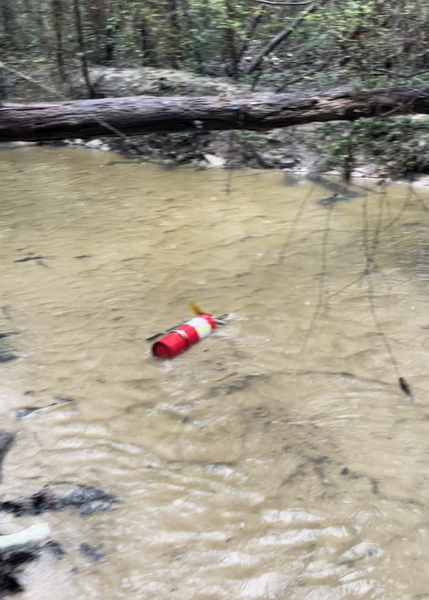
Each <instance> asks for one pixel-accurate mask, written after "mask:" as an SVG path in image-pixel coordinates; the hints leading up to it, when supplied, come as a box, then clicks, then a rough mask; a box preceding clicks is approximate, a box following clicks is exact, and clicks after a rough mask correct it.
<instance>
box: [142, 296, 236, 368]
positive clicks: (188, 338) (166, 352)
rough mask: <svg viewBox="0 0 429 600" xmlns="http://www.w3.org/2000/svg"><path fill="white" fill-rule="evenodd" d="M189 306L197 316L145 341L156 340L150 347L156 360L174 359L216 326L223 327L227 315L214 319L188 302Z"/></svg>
mask: <svg viewBox="0 0 429 600" xmlns="http://www.w3.org/2000/svg"><path fill="white" fill-rule="evenodd" d="M189 306H190V307H191V309H192V310H193V311H194V313H195V314H196V315H197V316H196V317H194V318H193V319H191V320H190V321H188V322H186V323H179V324H178V325H176V326H175V327H172V328H171V329H167V331H166V334H167V335H163V334H162V333H157V334H155V335H153V336H151V337H150V338H148V339H147V341H148V342H151V341H153V340H155V339H156V338H159V337H160V336H163V337H161V338H160V339H158V340H157V341H156V342H155V343H154V344H153V346H152V354H153V355H154V356H157V357H158V358H174V357H175V356H177V355H178V354H181V353H182V352H184V351H185V350H187V349H188V348H189V347H190V346H193V345H194V344H196V343H197V342H199V341H200V340H202V339H203V338H205V337H207V336H208V335H210V334H211V332H212V331H213V330H214V329H216V327H217V326H218V325H225V319H226V318H227V317H228V315H226V314H225V315H220V316H218V317H214V316H213V315H210V314H208V313H204V312H203V311H202V310H201V309H200V308H199V307H198V306H197V305H196V304H195V302H190V303H189Z"/></svg>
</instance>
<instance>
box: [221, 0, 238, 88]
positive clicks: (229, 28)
mask: <svg viewBox="0 0 429 600" xmlns="http://www.w3.org/2000/svg"><path fill="white" fill-rule="evenodd" d="M225 9H226V26H225V46H224V48H225V59H226V61H227V64H226V72H227V74H228V75H230V76H231V77H233V78H234V79H238V60H239V59H238V49H237V43H236V39H235V38H236V35H235V29H234V21H235V8H234V2H233V0H225Z"/></svg>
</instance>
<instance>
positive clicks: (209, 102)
mask: <svg viewBox="0 0 429 600" xmlns="http://www.w3.org/2000/svg"><path fill="white" fill-rule="evenodd" d="M416 113H420V114H429V85H422V86H397V87H390V88H380V89H377V90H371V91H362V90H361V91H358V90H355V91H349V92H344V91H338V92H324V93H320V94H306V95H302V96H299V95H296V94H261V95H260V94H258V95H254V96H249V97H247V98H241V99H236V98H232V99H231V98H224V97H219V98H218V97H201V98H184V97H177V98H155V97H147V96H146V97H137V98H104V99H101V100H78V101H73V102H60V103H52V104H3V105H2V106H0V142H12V141H48V140H59V139H66V138H83V139H90V138H94V137H100V136H112V135H115V134H117V132H118V131H119V132H121V133H122V134H126V135H128V136H132V135H143V134H147V133H156V132H159V133H167V132H170V133H173V132H189V131H210V130H227V129H247V130H252V131H266V130H269V129H274V128H277V127H290V126H292V125H300V124H303V123H311V122H326V121H355V120H357V119H360V118H363V117H365V118H368V117H376V116H377V117H385V116H397V115H404V114H416Z"/></svg>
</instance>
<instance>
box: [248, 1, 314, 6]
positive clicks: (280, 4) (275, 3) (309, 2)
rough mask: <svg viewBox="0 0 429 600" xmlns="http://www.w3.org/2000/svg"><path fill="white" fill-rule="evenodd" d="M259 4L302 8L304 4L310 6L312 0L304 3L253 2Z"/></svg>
mask: <svg viewBox="0 0 429 600" xmlns="http://www.w3.org/2000/svg"><path fill="white" fill-rule="evenodd" d="M255 2H259V3H260V4H268V5H269V6H304V4H311V3H312V0H306V2H270V0H255Z"/></svg>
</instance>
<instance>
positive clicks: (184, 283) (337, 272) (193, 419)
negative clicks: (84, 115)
mask: <svg viewBox="0 0 429 600" xmlns="http://www.w3.org/2000/svg"><path fill="white" fill-rule="evenodd" d="M112 156H113V155H111V154H109V155H107V154H103V153H91V152H89V151H85V150H76V149H74V150H66V149H44V148H24V149H19V150H13V151H3V152H2V153H0V176H1V180H2V194H1V201H0V236H1V249H0V252H1V259H0V269H1V287H0V306H1V307H2V313H1V315H0V319H1V325H2V330H8V331H15V332H18V333H17V334H16V335H13V336H11V337H10V341H9V343H10V344H11V345H13V347H14V350H15V352H16V353H17V355H18V356H19V359H18V360H16V361H14V362H8V363H4V364H1V365H0V371H1V384H0V402H1V414H2V427H4V428H6V429H8V430H11V431H16V432H17V434H18V435H17V440H16V443H15V446H14V448H13V449H12V451H11V452H10V453H9V455H8V457H7V459H6V461H5V465H4V469H3V471H4V473H3V475H4V477H3V485H2V486H1V496H2V497H3V498H6V497H8V498H10V497H16V496H18V495H20V494H21V495H28V494H31V493H33V492H35V491H36V490H38V489H40V488H41V487H42V485H44V484H46V483H49V482H52V481H68V482H75V483H77V482H79V483H85V484H90V485H95V486H97V487H101V488H103V489H104V490H106V491H107V492H112V493H115V494H117V495H118V496H119V498H120V503H118V504H117V505H116V506H115V507H114V508H113V509H112V510H111V511H107V512H100V513H95V514H93V515H89V516H86V517H80V516H79V515H78V514H77V513H76V512H74V511H73V510H71V509H70V510H68V511H64V512H60V513H50V514H46V515H43V516H41V517H22V518H21V519H19V520H17V519H13V518H11V517H9V516H3V517H2V518H1V527H2V532H3V533H9V532H11V531H16V530H17V529H18V528H21V527H23V526H25V525H31V524H33V523H34V522H35V521H38V520H43V521H47V522H48V523H49V524H50V526H51V529H52V536H53V538H54V539H55V540H57V541H58V542H60V543H61V544H62V546H63V548H64V550H65V552H66V556H65V557H64V559H63V560H61V561H58V562H57V561H56V560H55V559H54V558H53V557H52V556H50V555H48V554H45V555H43V556H42V558H41V559H40V560H39V561H38V562H35V563H32V564H31V565H29V566H28V567H27V568H26V570H25V572H24V574H23V576H22V579H23V582H24V583H25V585H26V587H27V591H26V592H25V593H24V594H23V595H22V598H25V599H28V600H29V599H30V598H31V600H42V599H43V600H49V599H51V598H52V599H54V598H55V599H56V600H74V599H75V598H77V597H80V598H85V599H86V600H92V599H105V598H112V599H129V598H159V599H164V598H165V599H167V598H168V599H170V598H171V599H174V600H175V599H177V600H182V599H183V600H185V599H188V598H195V599H198V600H203V599H204V600H217V599H224V598H225V599H228V600H230V599H232V598H234V599H258V598H287V599H292V600H295V599H296V600H298V599H299V600H301V599H302V600H303V599H305V600H316V599H317V600H331V599H332V600H334V599H335V600H337V599H343V598H344V599H362V598H365V599H367V598H371V599H383V600H386V599H399V598H400V599H401V600H406V599H417V598H419V599H423V598H426V597H428V598H429V564H428V563H429V515H428V507H429V406H428V401H429V379H428V370H427V369H428V363H429V345H428V341H427V335H428V329H429V288H428V282H427V275H428V274H429V270H428V269H427V268H426V267H427V262H428V255H429V250H428V249H429V227H428V220H427V213H425V211H424V210H423V205H422V201H425V202H426V203H429V195H428V194H427V193H426V194H424V192H421V193H420V192H419V197H420V200H419V199H418V198H417V197H416V196H414V195H410V196H409V192H408V190H407V189H406V188H403V187H399V186H397V187H391V188H389V189H388V191H387V194H386V195H385V196H381V195H380V193H379V192H380V188H374V189H373V190H372V191H370V192H369V193H365V194H364V195H363V196H361V197H358V198H356V199H353V200H352V201H350V202H339V203H338V204H335V205H333V207H332V208H329V207H327V206H322V205H320V204H318V203H317V200H318V199H319V200H320V199H321V198H322V197H325V196H327V195H329V192H327V191H326V190H323V189H322V188H320V187H317V186H315V185H313V184H311V183H309V182H301V183H298V184H297V185H295V186H292V187H291V186H286V185H285V183H290V181H286V182H285V181H284V179H283V176H282V174H279V173H267V174H260V173H258V174H254V173H251V172H248V173H245V172H241V173H239V174H236V175H235V177H234V179H233V182H232V191H231V193H230V194H229V195H227V194H225V191H224V190H225V173H224V172H219V171H200V172H198V171H194V170H192V169H189V168H183V169H182V168H181V169H178V170H170V171H167V170H164V169H162V168H161V167H159V166H154V165H149V164H147V165H132V164H131V165H130V164H114V165H110V164H109V163H110V162H112V160H119V161H120V160H121V159H116V157H113V158H112ZM380 198H382V200H381V199H380ZM404 202H405V208H404ZM380 223H381V227H380V226H379V225H380ZM389 225H390V226H389ZM377 231H378V232H379V233H378V234H377ZM34 257H42V258H38V259H34ZM23 258H31V260H27V261H24V262H16V261H20V260H21V259H23ZM368 258H370V259H372V260H373V262H371V261H367V259H368ZM365 269H367V270H366V272H365ZM365 273H366V274H365ZM189 300H196V301H198V303H200V304H201V306H202V307H203V308H204V309H205V310H207V311H211V312H214V313H224V312H229V313H231V320H230V322H229V324H228V325H227V326H226V327H225V328H223V329H222V330H220V331H219V332H217V333H216V334H214V335H213V336H212V337H211V338H210V339H207V340H204V341H203V342H201V343H200V344H199V345H197V346H194V347H193V348H192V349H191V350H189V351H188V352H187V353H185V354H184V355H182V356H181V357H178V358H177V359H175V360H174V361H171V362H165V363H160V362H156V361H155V360H154V359H153V358H152V357H151V356H150V352H149V347H148V344H147V343H146V342H145V338H146V337H148V336H149V335H150V334H153V333H155V332H157V331H159V330H160V329H162V328H164V327H168V326H172V325H174V323H176V322H178V321H181V320H182V319H183V318H185V317H187V316H190V313H189V309H188V308H187V303H188V301H189ZM371 305H372V306H373V307H374V311H373V312H372V310H371ZM374 314H375V316H376V319H377V322H376V321H375V320H374ZM309 328H311V331H310V330H309ZM381 331H382V332H383V335H384V337H383V335H381ZM386 344H387V346H386ZM389 349H390V350H389ZM392 353H393V359H392ZM393 360H395V361H396V363H397V367H395V365H394V364H393V362H392V361H393ZM398 375H401V376H404V377H406V378H407V380H408V381H409V383H410V384H411V385H412V387H413V391H414V394H415V402H412V401H410V399H409V398H407V397H406V396H405V395H404V394H403V393H402V392H401V391H400V389H399V387H398V384H397V377H398ZM64 397H66V398H73V399H74V400H73V401H72V402H67V403H62V404H58V405H56V406H52V407H49V408H45V409H43V410H40V411H37V412H34V413H32V414H30V415H28V416H27V417H25V418H22V419H20V420H17V419H16V418H15V414H16V411H17V410H18V409H20V408H22V407H24V406H29V407H36V406H46V405H48V404H50V403H53V402H55V398H64ZM83 542H85V543H89V544H91V546H94V547H97V548H99V552H100V553H102V554H103V555H104V559H103V560H101V561H99V562H96V563H95V562H92V561H91V559H90V558H88V557H87V556H83V555H82V554H81V553H80V552H79V546H80V544H81V543H83Z"/></svg>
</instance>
